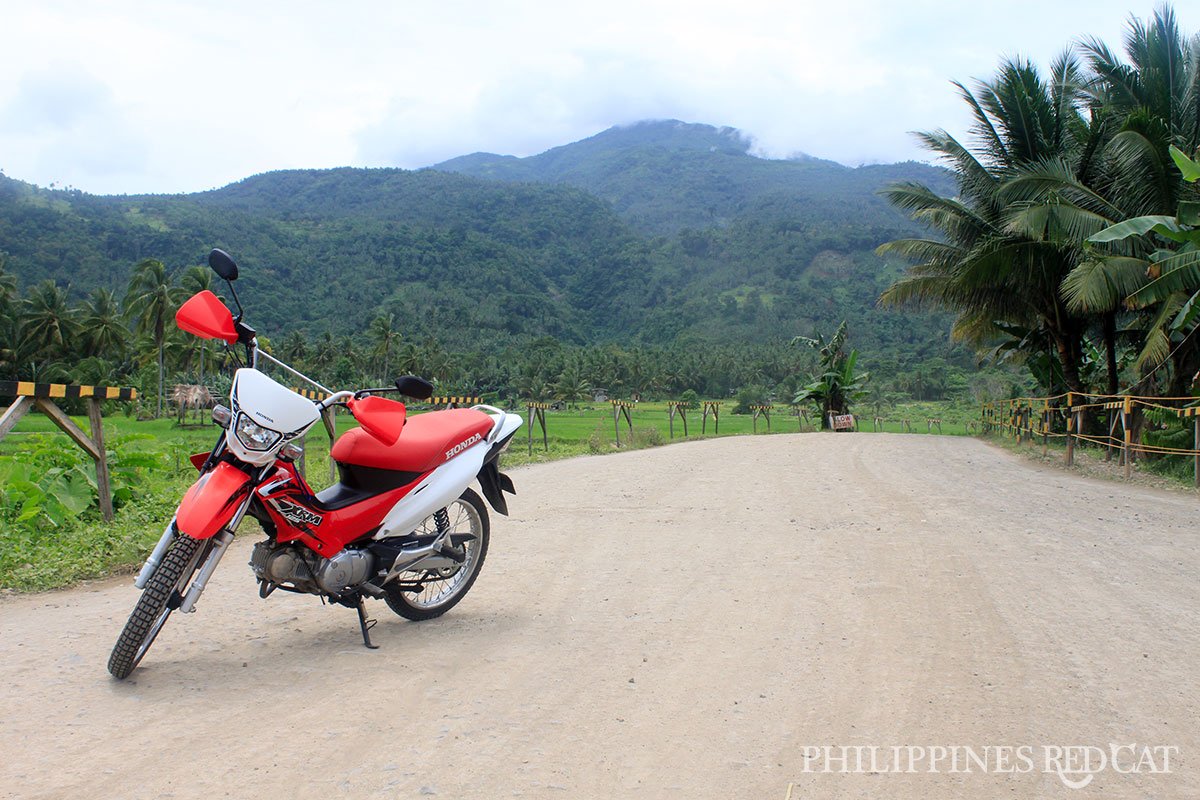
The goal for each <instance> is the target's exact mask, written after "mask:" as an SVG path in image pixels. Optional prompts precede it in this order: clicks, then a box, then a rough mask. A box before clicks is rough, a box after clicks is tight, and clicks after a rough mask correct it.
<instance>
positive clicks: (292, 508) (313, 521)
mask: <svg viewBox="0 0 1200 800" xmlns="http://www.w3.org/2000/svg"><path fill="white" fill-rule="evenodd" d="M271 502H272V503H274V504H275V508H277V509H278V510H279V513H280V514H282V515H283V518H284V519H286V520H287V521H288V522H290V523H292V524H293V525H308V526H311V527H314V528H315V527H316V526H318V525H320V524H321V520H322V519H324V517H322V516H321V515H320V514H314V513H313V512H311V511H309V510H308V509H307V508H304V507H303V506H298V505H296V504H295V503H289V502H288V501H287V500H272V501H271Z"/></svg>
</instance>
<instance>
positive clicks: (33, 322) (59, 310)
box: [21, 280, 78, 361]
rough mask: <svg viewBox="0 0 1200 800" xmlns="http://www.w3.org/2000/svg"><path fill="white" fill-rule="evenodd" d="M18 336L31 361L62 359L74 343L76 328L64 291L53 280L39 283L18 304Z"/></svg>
mask: <svg viewBox="0 0 1200 800" xmlns="http://www.w3.org/2000/svg"><path fill="white" fill-rule="evenodd" d="M21 306H22V314H21V336H22V339H23V340H24V342H25V348H24V349H25V352H26V354H27V357H29V358H31V359H36V358H41V357H45V358H46V360H47V361H53V360H56V359H61V358H63V357H64V356H65V355H66V354H67V351H69V350H70V349H71V347H72V345H73V344H74V342H75V337H76V333H77V331H78V325H77V323H76V320H75V311H74V309H72V308H70V306H68V304H67V290H66V289H62V288H60V287H58V286H57V285H55V283H54V281H52V280H45V281H42V282H41V283H39V284H38V285H37V286H35V287H34V288H33V290H32V291H31V292H30V293H29V296H28V297H26V298H25V300H24V301H22V303H21Z"/></svg>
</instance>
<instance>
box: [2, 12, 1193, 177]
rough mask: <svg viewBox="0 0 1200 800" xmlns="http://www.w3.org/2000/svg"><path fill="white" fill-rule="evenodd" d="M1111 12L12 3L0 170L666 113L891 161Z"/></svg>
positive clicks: (162, 173)
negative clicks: (996, 78) (968, 99)
mask: <svg viewBox="0 0 1200 800" xmlns="http://www.w3.org/2000/svg"><path fill="white" fill-rule="evenodd" d="M1152 10H1153V4H1151V3H1147V4H1146V7H1145V8H1141V9H1136V11H1137V12H1138V13H1139V14H1141V15H1142V16H1146V15H1148V14H1149V13H1151V11H1152ZM1177 10H1178V12H1179V14H1180V16H1181V22H1182V24H1183V27H1184V30H1186V31H1195V30H1196V27H1195V26H1196V24H1197V23H1198V22H1200V19H1197V17H1196V15H1195V13H1194V12H1192V10H1191V9H1190V8H1186V9H1185V8H1180V9H1177ZM1081 12H1086V13H1081ZM1128 13H1129V12H1128V5H1127V0H1121V1H1120V2H1117V0H1095V1H1094V2H1088V3H1082V2H1061V3H1044V2H1040V3H1034V2H1032V0H1009V2H1004V3H1000V2H980V3H975V4H973V5H971V6H965V5H963V4H961V3H957V2H951V1H950V0H936V1H935V0H907V2H904V3H896V2H894V0H891V1H890V2H883V0H845V2H840V3H836V4H831V3H824V2H821V3H818V2H814V1H813V0H789V1H788V2H784V1H783V0H746V1H745V2H743V3H740V4H732V3H728V2H727V0H723V1H722V2H711V1H710V0H691V1H690V2H675V1H674V0H610V1H609V2H607V3H603V4H600V3H591V4H574V3H561V2H549V1H547V2H534V1H533V0H528V1H526V2H521V1H520V0H495V1H494V2H488V3H481V2H478V0H443V2H440V3H437V4H434V3H422V4H416V3H390V2H385V0H360V1H359V2H350V3H340V4H330V3H326V2H316V0H293V1H292V2H282V0H269V1H268V2H257V3H254V4H243V3H240V2H234V0H209V1H208V2H172V3H160V2H147V1H146V0H109V2H106V3H91V2H85V0H41V1H40V2H38V3H36V4H30V3H27V4H23V5H20V6H16V7H15V8H12V9H9V10H6V12H5V20H4V22H5V30H6V46H5V48H4V49H3V50H0V109H3V114H4V115H3V121H2V122H0V168H2V169H4V170H5V172H6V173H7V174H9V175H11V176H14V177H19V178H23V179H26V180H31V181H34V182H37V183H42V184H46V183H49V182H50V181H57V182H60V183H73V184H74V185H76V186H78V187H80V188H83V189H86V190H89V191H98V192H138V191H194V190H198V189H204V188H208V187H212V186H217V185H221V184H224V183H227V182H229V181H231V180H236V179H239V178H241V177H245V176H246V175H249V174H253V173H256V172H262V171H265V170H270V169H282V168H294V167H328V166H338V165H346V164H351V165H364V166H389V165H399V166H405V167H416V166H423V165H426V164H430V163H434V162H436V161H440V160H443V159H445V158H450V157H453V156H455V155H461V154H464V153H467V152H471V151H475V150H488V151H493V152H500V153H509V154H515V155H530V154H532V153H536V152H540V151H542V150H545V149H547V148H549V147H553V146H555V145H559V144H564V143H566V142H569V141H572V140H575V139H579V138H582V137H584V136H589V135H591V134H594V133H596V132H597V131H599V130H602V129H604V128H606V127H609V126H610V125H614V124H621V123H627V122H631V121H634V120H637V119H643V118H660V119H661V118H671V117H674V118H680V119H685V120H688V121H694V122H705V123H709V124H713V125H732V126H735V127H739V128H741V129H743V130H744V131H745V132H746V133H747V134H749V135H750V136H752V137H753V138H754V140H755V141H756V143H757V146H758V148H759V149H760V150H761V151H762V152H764V153H767V154H770V155H787V154H791V153H795V152H797V151H803V152H806V153H809V154H811V155H815V156H818V157H822V158H831V159H835V160H839V161H843V162H846V163H851V164H854V163H861V162H875V161H891V160H898V159H903V158H912V157H920V156H922V155H923V154H922V153H921V151H919V150H918V149H917V147H916V145H915V143H914V142H913V140H912V138H911V137H910V136H909V135H908V132H909V131H911V130H915V129H930V128H936V127H946V128H949V129H951V130H955V131H960V132H961V131H962V130H963V129H964V128H965V125H966V115H965V112H964V109H963V108H962V106H961V103H960V102H959V101H958V100H957V98H956V96H955V94H954V91H953V90H952V88H951V87H950V85H949V81H950V80H951V79H962V80H970V79H971V78H972V77H984V76H987V75H989V74H990V73H991V71H992V70H993V69H994V67H995V65H996V63H997V62H998V60H999V59H1000V57H1001V56H1003V55H1012V54H1016V53H1018V52H1019V53H1022V54H1026V55H1028V56H1030V57H1031V58H1033V59H1034V60H1035V61H1037V62H1038V63H1040V64H1045V63H1047V62H1048V60H1049V59H1050V58H1051V57H1052V56H1053V55H1054V54H1056V53H1057V52H1058V51H1059V50H1060V49H1061V48H1062V47H1063V46H1065V45H1066V44H1067V43H1068V42H1069V41H1071V40H1072V39H1074V38H1077V37H1079V36H1082V35H1085V34H1095V35H1099V36H1100V37H1101V38H1104V39H1105V40H1107V41H1108V42H1110V44H1112V45H1113V46H1114V47H1119V46H1120V38H1121V33H1122V31H1123V28H1124V24H1125V21H1126V19H1127V17H1128ZM64 59H69V60H64Z"/></svg>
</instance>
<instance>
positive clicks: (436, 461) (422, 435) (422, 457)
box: [331, 408, 493, 472]
mask: <svg viewBox="0 0 1200 800" xmlns="http://www.w3.org/2000/svg"><path fill="white" fill-rule="evenodd" d="M492 424H493V422H492V418H491V417H489V416H488V415H487V414H485V413H483V412H482V411H475V410H474V409H470V408H452V409H449V410H447V411H430V412H429V413H427V414H418V415H416V416H412V417H409V418H408V420H407V421H406V422H405V424H404V429H403V430H402V431H401V432H400V438H399V439H397V440H396V443H395V444H394V445H391V446H390V447H389V446H388V445H385V444H383V443H382V442H380V441H379V440H378V439H376V438H375V437H374V436H372V435H371V434H369V433H367V432H366V431H364V430H363V429H362V428H354V429H352V430H349V431H346V432H345V433H344V434H342V436H341V438H340V439H338V440H337V441H336V442H335V443H334V445H333V451H332V453H331V455H332V456H333V460H334V461H338V462H340V463H342V464H354V465H356V466H360V467H372V468H374V469H390V470H396V471H399V472H428V471H429V470H431V469H435V468H437V467H439V466H441V465H442V464H444V463H446V462H447V461H449V460H450V459H451V458H453V457H454V456H456V455H458V453H456V452H453V450H454V448H456V447H457V446H458V445H460V444H464V443H466V442H470V441H471V439H472V438H473V437H475V436H478V437H479V439H483V438H484V437H486V436H487V435H488V433H489V432H490V431H491V430H492ZM476 441H478V440H476ZM472 444H473V442H472ZM460 452H461V451H460ZM447 453H452V455H449V456H447Z"/></svg>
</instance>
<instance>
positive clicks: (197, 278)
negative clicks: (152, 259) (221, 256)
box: [179, 265, 213, 385]
mask: <svg viewBox="0 0 1200 800" xmlns="http://www.w3.org/2000/svg"><path fill="white" fill-rule="evenodd" d="M212 287H213V271H212V270H211V269H209V268H208V267H203V266H200V265H195V266H191V267H188V268H187V269H186V270H185V271H184V273H183V277H181V278H180V279H179V288H180V293H181V295H187V296H191V295H194V294H199V293H200V292H204V291H209V292H211V291H212ZM189 341H190V344H192V345H198V346H199V347H200V377H199V382H200V384H201V385H204V356H205V354H206V353H207V352H208V341H207V340H205V339H190V340H189Z"/></svg>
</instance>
